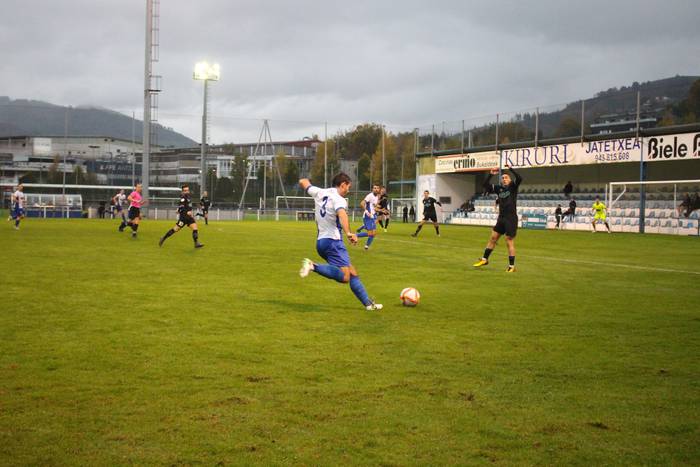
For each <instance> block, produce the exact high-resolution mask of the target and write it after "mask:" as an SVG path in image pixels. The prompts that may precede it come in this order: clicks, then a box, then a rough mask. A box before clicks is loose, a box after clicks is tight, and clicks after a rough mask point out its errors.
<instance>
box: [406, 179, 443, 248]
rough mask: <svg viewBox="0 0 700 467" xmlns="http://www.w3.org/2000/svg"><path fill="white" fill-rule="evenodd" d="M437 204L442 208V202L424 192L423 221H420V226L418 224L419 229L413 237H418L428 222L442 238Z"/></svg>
mask: <svg viewBox="0 0 700 467" xmlns="http://www.w3.org/2000/svg"><path fill="white" fill-rule="evenodd" d="M436 204H437V205H438V206H440V207H442V204H441V203H440V201H438V200H436V199H435V198H433V197H432V196H430V192H429V191H428V190H425V191H424V192H423V220H422V221H420V224H418V228H417V229H416V231H415V232H413V233H412V234H411V237H417V236H418V232H420V229H422V228H423V224H425V223H426V222H432V223H433V226H435V233H436V234H437V236H438V237H439V236H440V226H439V225H438V221H437V213H436V212H435V205H436Z"/></svg>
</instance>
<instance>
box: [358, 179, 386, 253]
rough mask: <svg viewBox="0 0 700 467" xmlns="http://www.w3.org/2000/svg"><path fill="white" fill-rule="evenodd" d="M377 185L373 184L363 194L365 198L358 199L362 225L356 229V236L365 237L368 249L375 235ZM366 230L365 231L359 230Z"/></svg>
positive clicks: (378, 190) (378, 189) (377, 198)
mask: <svg viewBox="0 0 700 467" xmlns="http://www.w3.org/2000/svg"><path fill="white" fill-rule="evenodd" d="M379 192H380V188H379V185H374V186H373V187H372V192H371V193H368V194H367V196H365V199H363V200H362V201H360V206H361V207H362V211H363V213H362V227H360V228H359V229H357V238H363V237H367V242H366V243H365V250H369V247H370V246H371V245H372V242H373V241H374V236H375V235H377V211H376V207H377V203H378V202H379ZM362 230H366V231H367V232H361V231H362Z"/></svg>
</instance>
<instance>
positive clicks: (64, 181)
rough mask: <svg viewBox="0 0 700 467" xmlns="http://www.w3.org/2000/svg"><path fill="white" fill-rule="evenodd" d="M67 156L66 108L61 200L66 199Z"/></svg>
mask: <svg viewBox="0 0 700 467" xmlns="http://www.w3.org/2000/svg"><path fill="white" fill-rule="evenodd" d="M67 154H68V107H66V114H65V116H64V119H63V189H62V190H61V194H62V195H63V199H64V200H65V198H66V155H67Z"/></svg>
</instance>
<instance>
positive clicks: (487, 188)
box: [484, 169, 498, 193]
mask: <svg viewBox="0 0 700 467" xmlns="http://www.w3.org/2000/svg"><path fill="white" fill-rule="evenodd" d="M497 173H498V169H491V170H490V171H489V176H488V177H486V180H484V192H486V193H493V192H494V191H495V190H494V188H493V184H492V183H491V177H493V176H494V175H496V174H497Z"/></svg>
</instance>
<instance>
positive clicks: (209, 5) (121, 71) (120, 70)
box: [0, 0, 700, 141]
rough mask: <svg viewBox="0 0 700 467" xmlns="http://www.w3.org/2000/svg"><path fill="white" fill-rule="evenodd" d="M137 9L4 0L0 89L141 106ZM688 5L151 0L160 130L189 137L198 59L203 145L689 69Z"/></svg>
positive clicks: (401, 117)
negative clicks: (208, 123) (157, 41)
mask: <svg viewBox="0 0 700 467" xmlns="http://www.w3.org/2000/svg"><path fill="white" fill-rule="evenodd" d="M144 6H145V1H139V2H124V1H119V0H102V1H96V2H89V3H85V2H82V1H77V0H64V1H61V2H55V1H48V0H35V1H31V2H26V1H25V2H20V1H17V0H6V1H5V2H4V4H3V9H4V12H7V14H5V15H3V18H2V19H0V39H2V42H3V49H4V51H5V53H4V54H3V60H1V61H0V83H1V84H2V91H0V94H8V95H10V96H11V97H15V98H18V97H27V98H37V99H44V100H48V101H51V102H55V103H58V104H72V105H78V104H93V105H101V106H105V107H110V108H115V109H122V110H125V111H127V110H130V109H137V110H139V113H140V108H141V106H142V93H143V90H142V88H143V78H142V73H143V35H144V27H145V26H144V23H145V18H144ZM699 11H700V7H698V6H696V2H691V1H667V2H663V3H662V2H656V1H654V2H639V1H634V2H633V1H628V0H620V1H616V2H611V1H607V2H603V1H598V0H595V1H588V2H561V1H559V2H555V1H551V0H547V1H544V0H543V1H538V2H515V1H505V0H502V1H498V2H494V1H489V2H487V1H469V2H465V1H437V2H432V3H429V2H425V1H413V0H411V1H404V2H388V1H374V2H372V1H364V0H363V1H357V2H347V1H345V2H340V1H310V0H307V1H296V2H290V1H283V0H276V1H272V0H270V1H252V0H245V1H236V2H231V1H224V0H208V1H201V2H189V1H184V0H169V1H163V2H162V3H161V50H160V58H161V61H160V62H159V63H158V64H157V67H156V72H157V73H159V74H161V75H163V93H162V96H161V99H160V104H161V121H162V123H164V124H165V125H167V126H172V127H174V128H176V129H178V130H181V131H183V132H185V133H186V134H187V135H188V136H191V137H193V138H195V139H198V135H199V130H198V126H199V117H198V113H199V112H200V109H201V102H200V101H201V95H202V94H201V83H196V82H194V81H193V80H192V78H191V70H192V66H193V64H194V63H195V62H196V61H199V60H201V59H207V60H210V61H217V62H219V63H220V64H221V66H222V80H221V82H219V83H216V85H215V86H214V87H213V88H212V112H213V113H214V115H215V117H216V118H214V119H213V121H212V125H213V132H212V138H213V140H214V141H216V139H217V138H218V139H221V140H223V139H226V140H233V139H235V140H238V141H241V140H243V139H244V138H251V137H257V132H258V131H259V122H256V121H255V120H251V119H252V118H253V117H269V118H271V119H277V120H278V121H280V124H279V125H277V126H276V127H277V128H280V134H282V133H283V132H284V134H285V137H298V136H302V135H300V134H299V133H302V132H308V131H312V130H313V128H316V129H318V128H320V127H322V124H318V125H315V126H314V125H311V126H310V125H308V124H305V123H301V122H307V121H314V122H323V121H326V120H327V121H329V122H332V123H353V122H356V123H360V122H364V121H382V122H386V123H387V124H389V125H394V126H396V127H397V128H399V127H401V128H403V127H407V128H410V127H411V126H417V125H424V124H428V123H429V122H440V121H443V120H458V119H462V118H469V117H473V116H480V115H485V114H493V113H495V112H504V111H509V110H519V109H522V108H530V107H534V106H538V105H539V106H543V105H547V104H555V103H560V102H567V101H571V100H575V99H578V98H582V97H588V96H590V95H591V94H593V93H595V92H596V91H599V90H601V89H606V88H608V87H611V86H620V85H623V84H629V83H631V82H632V81H645V80H649V79H656V78H661V77H666V76H671V75H675V74H677V73H678V74H698V66H697V65H696V64H695V63H694V61H695V59H694V58H695V57H697V56H698V55H699V52H700V40H698V39H700V37H699V36H700V32H698V28H697V27H695V26H696V25H695V24H694V23H695V22H696V21H697V18H698V16H700V15H698V12H699ZM230 117H245V118H248V119H245V118H243V119H241V118H230ZM283 119H287V120H297V121H299V122H300V123H298V124H296V126H295V125H292V124H291V123H285V124H283V123H282V122H281V120H283ZM332 126H333V127H334V128H336V127H339V126H338V125H332ZM316 132H318V131H316ZM251 135H253V136H251Z"/></svg>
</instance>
